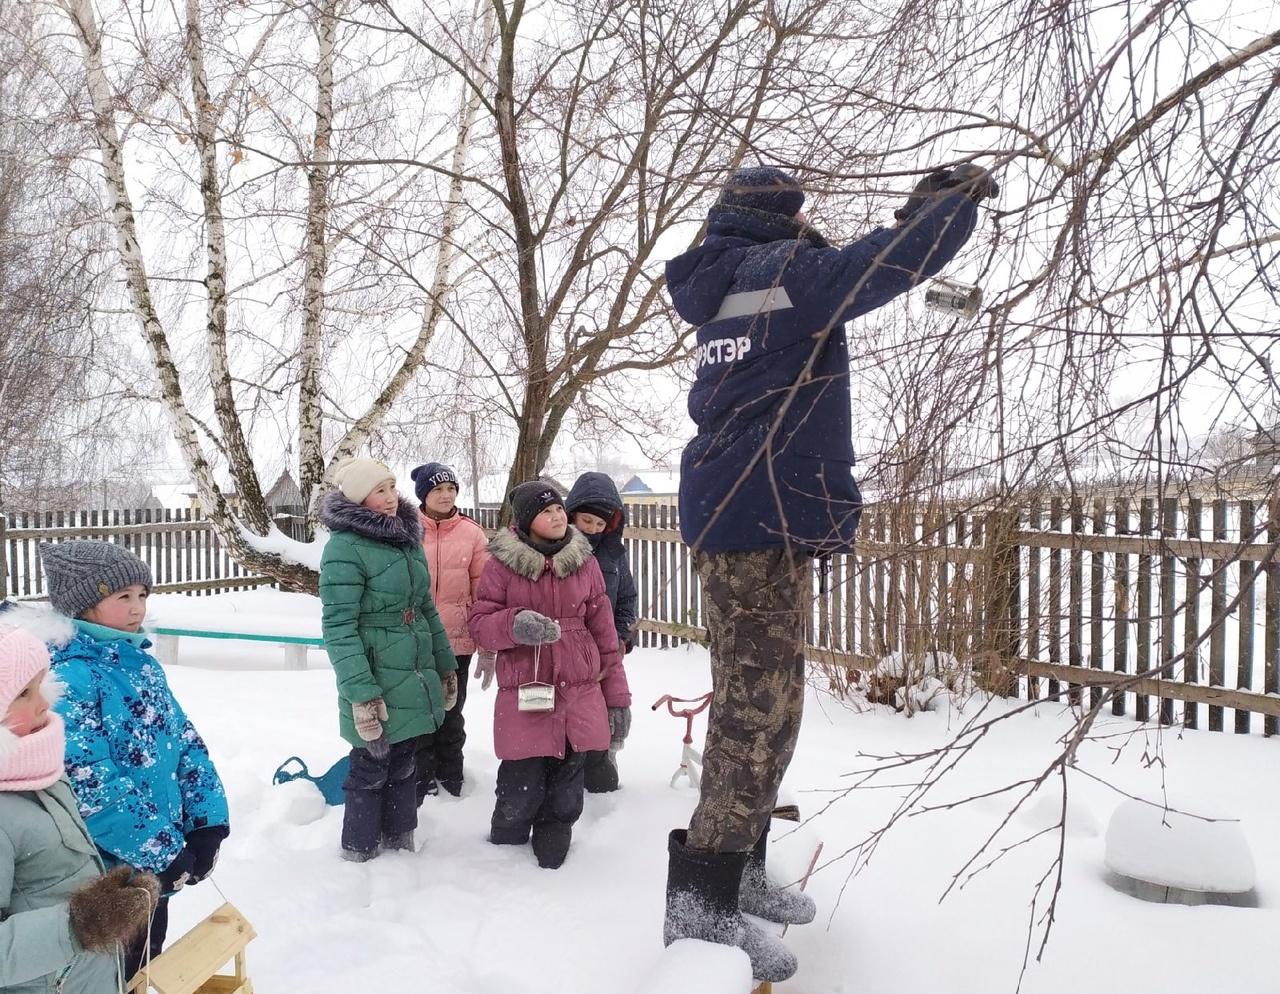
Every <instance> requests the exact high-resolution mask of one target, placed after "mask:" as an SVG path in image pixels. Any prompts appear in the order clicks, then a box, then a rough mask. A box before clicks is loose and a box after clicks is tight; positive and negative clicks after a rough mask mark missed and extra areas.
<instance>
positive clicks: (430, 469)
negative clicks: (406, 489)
mask: <svg viewBox="0 0 1280 994" xmlns="http://www.w3.org/2000/svg"><path fill="white" fill-rule="evenodd" d="M409 477H410V479H412V480H413V492H414V493H415V494H417V495H418V503H419V504H421V503H422V502H423V501H424V500H426V499H427V494H429V493H431V491H432V490H434V489H435V488H436V487H438V486H440V484H442V483H452V484H453V485H454V486H455V487H456V486H457V485H458V475H457V474H456V473H455V472H454V471H453V470H452V469H450V468H449V467H448V466H446V465H445V464H444V463H442V462H429V463H425V464H424V465H422V466H419V467H417V468H416V469H415V470H414V471H413V472H412V473H410V474H409Z"/></svg>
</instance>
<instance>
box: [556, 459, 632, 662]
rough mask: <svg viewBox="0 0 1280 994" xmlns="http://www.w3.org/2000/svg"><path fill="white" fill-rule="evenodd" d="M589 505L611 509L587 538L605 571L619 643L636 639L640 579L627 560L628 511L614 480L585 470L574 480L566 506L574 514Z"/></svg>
mask: <svg viewBox="0 0 1280 994" xmlns="http://www.w3.org/2000/svg"><path fill="white" fill-rule="evenodd" d="M586 507H598V508H600V509H601V510H607V511H609V512H610V513H609V515H607V516H606V520H607V521H608V522H609V524H608V526H607V527H606V528H605V530H604V531H602V532H600V533H599V534H598V535H587V536H586V539H587V541H588V542H590V543H591V547H592V548H593V549H594V550H595V554H596V562H598V563H599V564H600V572H602V573H603V574H604V587H605V590H606V591H608V593H609V603H610V604H611V605H612V606H613V624H614V627H616V628H617V630H618V641H619V642H631V641H632V640H633V632H632V629H633V628H635V624H636V614H637V610H636V607H637V600H638V598H637V596H636V581H635V579H634V578H633V577H632V575H631V565H630V563H628V562H627V549H626V546H625V545H624V544H623V541H622V538H623V534H622V533H623V531H624V530H625V529H626V527H627V511H626V508H625V507H624V506H623V504H622V497H621V495H620V494H619V493H618V488H617V487H616V486H615V485H614V483H613V480H612V479H610V478H609V477H608V476H607V475H606V474H604V473H583V474H582V475H581V476H579V477H578V479H577V480H576V481H574V484H573V489H572V490H570V491H569V496H568V498H567V499H566V500H565V502H564V509H565V510H566V511H567V512H568V513H569V514H570V515H572V514H573V513H574V512H575V511H580V510H582V509H583V508H586Z"/></svg>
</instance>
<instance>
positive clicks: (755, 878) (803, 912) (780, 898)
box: [738, 826, 818, 925]
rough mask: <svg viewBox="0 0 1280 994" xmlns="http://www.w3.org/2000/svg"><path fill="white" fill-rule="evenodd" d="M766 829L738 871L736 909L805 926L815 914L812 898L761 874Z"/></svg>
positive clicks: (763, 869)
mask: <svg viewBox="0 0 1280 994" xmlns="http://www.w3.org/2000/svg"><path fill="white" fill-rule="evenodd" d="M768 842H769V829H768V827H767V826H766V828H765V830H764V831H763V832H762V833H761V834H760V841H759V842H757V843H756V847H755V848H754V849H753V850H751V852H749V853H748V854H747V865H746V867H745V868H744V869H743V871H742V889H741V890H739V891H738V908H739V910H741V911H742V913H743V914H747V915H755V916H756V917H757V918H764V919H766V920H768V921H771V922H777V923H778V924H779V925H807V924H809V922H811V921H813V918H814V916H815V915H816V914H817V913H818V906H817V905H816V904H814V903H813V898H811V897H810V896H809V895H808V894H805V893H804V892H803V891H799V890H796V889H795V888H794V887H779V886H778V885H777V884H776V883H774V882H773V881H771V880H770V879H769V876H768V874H766V873H765V868H764V856H765V850H766V849H767V848H768Z"/></svg>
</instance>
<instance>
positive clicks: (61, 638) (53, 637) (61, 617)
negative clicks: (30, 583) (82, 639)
mask: <svg viewBox="0 0 1280 994" xmlns="http://www.w3.org/2000/svg"><path fill="white" fill-rule="evenodd" d="M0 604H3V607H0V631H3V630H4V629H6V628H21V629H22V630H23V631H24V632H29V633H31V634H32V635H34V636H35V637H36V638H38V639H39V640H40V641H41V642H44V643H46V644H48V645H51V646H54V647H55V648H59V647H61V646H64V645H66V644H67V643H68V642H70V641H71V640H72V639H73V638H75V637H76V626H75V622H73V621H72V620H71V619H70V618H68V617H67V616H66V615H65V614H59V613H58V612H57V611H55V610H53V609H52V608H50V607H46V606H43V605H40V606H37V605H35V604H20V603H17V602H15V601H0Z"/></svg>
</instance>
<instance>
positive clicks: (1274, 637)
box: [1262, 497, 1280, 736]
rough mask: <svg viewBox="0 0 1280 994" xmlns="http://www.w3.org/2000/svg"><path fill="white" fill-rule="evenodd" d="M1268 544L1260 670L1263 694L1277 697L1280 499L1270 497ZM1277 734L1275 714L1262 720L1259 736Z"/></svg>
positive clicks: (1279, 672) (1279, 727)
mask: <svg viewBox="0 0 1280 994" xmlns="http://www.w3.org/2000/svg"><path fill="white" fill-rule="evenodd" d="M1267 543H1268V544H1269V545H1270V546H1271V551H1272V556H1271V561H1270V562H1269V563H1267V565H1266V570H1267V600H1266V605H1267V617H1266V635H1265V636H1264V638H1263V649H1262V651H1263V652H1264V653H1265V654H1266V658H1265V661H1264V662H1263V664H1262V668H1263V681H1264V683H1263V687H1262V689H1263V692H1264V693H1268V694H1280V558H1277V557H1278V556H1280V497H1272V498H1271V502H1270V503H1269V505H1268V506H1267ZM1276 732H1280V721H1277V720H1276V718H1275V716H1274V715H1268V716H1267V717H1266V718H1265V719H1263V723H1262V734H1263V735H1268V736H1270V735H1275V734H1276Z"/></svg>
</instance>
